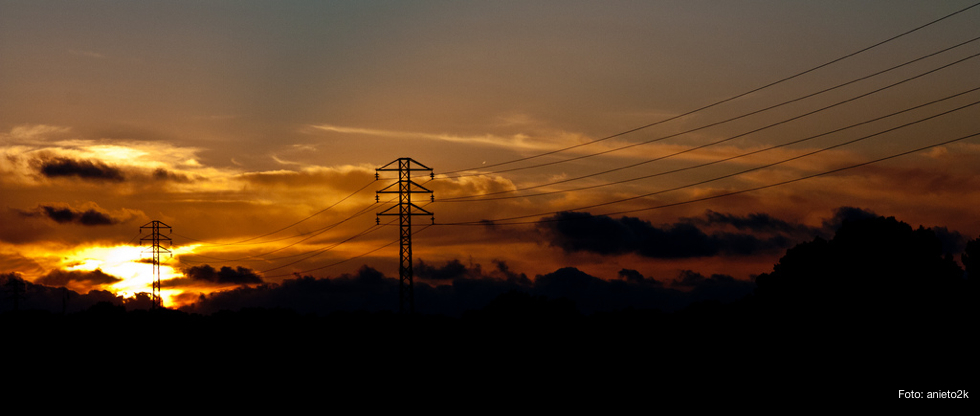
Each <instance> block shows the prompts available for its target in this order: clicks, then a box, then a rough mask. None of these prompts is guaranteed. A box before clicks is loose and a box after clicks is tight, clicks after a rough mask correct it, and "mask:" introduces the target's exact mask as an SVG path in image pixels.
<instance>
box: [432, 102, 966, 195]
mask: <svg viewBox="0 0 980 416" xmlns="http://www.w3.org/2000/svg"><path fill="white" fill-rule="evenodd" d="M977 90H980V87H975V88H972V89H970V90H967V91H963V92H960V93H957V94H954V95H950V96H947V97H944V98H940V99H937V100H933V101H930V102H927V103H923V104H919V105H916V106H914V107H909V108H906V109H904V110H900V111H897V112H893V113H891V114H887V115H884V116H880V117H876V118H873V119H870V120H866V121H862V122H860V123H855V124H851V125H849V126H846V127H841V128H838V129H835V130H831V131H828V132H824V133H820V134H817V135H813V136H808V137H805V138H802V139H798V140H793V141H790V142H786V143H781V144H778V145H774V146H770V147H767V148H764V149H759V150H754V151H751V152H747V153H742V154H740V155H736V156H730V157H727V158H723V159H718V160H714V161H711V162H706V163H702V164H698V165H693V166H687V167H683V168H678V169H673V170H669V171H665V172H659V173H655V174H650V175H644V176H638V177H633V178H629V179H623V180H619V181H615V182H607V183H603V184H598V185H592V186H585V187H580V188H574V189H563V190H556V191H549V192H539V193H534V194H523V195H511V196H499V197H493V198H473V197H476V196H483V195H494V194H504V193H512V192H519V191H525V190H529V189H537V188H542V187H546V186H551V185H557V184H560V183H567V182H572V181H577V180H581V179H585V178H590V177H594V176H599V175H603V174H606V173H610V172H615V171H618V170H623V169H627V168H630V167H635V166H639V165H641V164H645V163H650V162H654V161H658V160H663V159H667V158H669V157H673V156H677V155H680V154H684V153H688V152H691V151H694V150H698V149H702V148H705V147H708V146H713V145H716V144H719V143H722V142H726V141H729V140H732V139H735V138H738V137H742V136H745V135H747V134H750V133H754V132H757V131H760V130H762V129H765V128H769V127H772V126H775V125H777V124H781V123H785V122H786V121H787V120H784V121H781V122H778V123H775V124H770V125H768V126H766V127H763V128H760V129H756V130H753V131H750V132H747V133H742V134H740V135H737V136H733V137H729V138H726V139H723V140H720V141H716V142H712V143H708V144H705V145H701V146H696V147H692V148H689V149H685V150H682V151H679V152H675V153H671V154H669V155H665V156H661V157H658V158H655V159H652V160H647V161H644V162H641V163H638V164H634V165H629V166H625V167H620V168H615V169H610V170H606V171H602V172H597V173H593V174H589V175H583V176H579V177H575V178H568V179H563V180H560V181H555V182H550V183H546V184H539V185H535V186H529V187H525V188H520V189H514V190H508V191H498V192H491V193H487V194H483V195H471V196H460V197H454V198H446V199H442V200H440V201H436V202H456V203H459V202H483V201H498V200H504V199H516V198H528V197H535V196H543V195H553V194H559V193H569V192H577V191H583V190H589V189H596V188H602V187H606V186H611V185H618V184H623V183H627V182H634V181H638V180H641V179H649V178H653V177H658V176H664V175H668V174H671V173H677V172H682V171H686V170H691V169H696V168H701V167H705V166H711V165H715V164H718V163H721V162H726V161H729V160H733V159H738V158H741V157H745V156H750V155H754V154H757V153H762V152H766V151H769V150H773V149H777V148H781V147H786V146H790V145H793V144H798V143H802V142H806V141H809V140H813V139H816V138H819V137H823V136H827V135H830V134H834V133H838V132H841V131H844V130H848V129H851V128H854V127H858V126H862V125H865V124H870V123H873V122H876V121H880V120H884V119H886V118H890V117H894V116H896V115H899V114H903V113H907V112H910V111H913V110H917V109H920V108H924V107H927V106H930V105H933V104H936V103H940V102H943V101H947V100H950V99H953V98H956V97H959V96H962V95H965V94H969V93H971V92H974V91H977ZM835 105H836V104H835ZM825 108H826V107H825ZM818 111H820V110H818ZM790 120H792V119H790ZM464 198H472V199H464Z"/></svg>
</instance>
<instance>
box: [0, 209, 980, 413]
mask: <svg viewBox="0 0 980 416" xmlns="http://www.w3.org/2000/svg"><path fill="white" fill-rule="evenodd" d="M977 259H980V239H976V240H972V241H969V242H968V243H967V244H966V250H965V252H964V253H963V254H962V257H961V260H962V263H963V264H964V265H965V268H966V269H965V270H964V269H962V268H961V267H960V266H959V265H958V264H957V263H956V262H955V261H954V259H953V257H952V256H951V255H950V254H949V253H944V252H943V249H942V243H941V241H940V239H939V238H937V236H936V233H935V232H934V231H933V230H931V229H926V228H922V227H919V228H918V229H914V228H912V227H911V226H909V225H908V224H905V223H903V222H900V221H897V220H896V219H894V218H885V217H877V218H868V219H862V220H857V221H845V222H844V223H843V224H842V225H841V227H840V228H839V230H838V231H837V233H836V234H835V235H834V236H833V237H832V238H831V239H829V240H827V239H823V238H819V237H818V238H815V239H814V240H812V241H809V242H806V243H802V244H799V245H797V246H795V247H793V248H791V249H789V250H788V251H787V252H786V254H785V255H784V256H783V257H782V258H781V259H780V260H779V262H778V263H777V264H776V265H775V266H774V267H773V270H772V272H770V273H766V274H763V275H760V276H758V278H757V279H756V285H757V286H756V290H755V292H754V293H752V294H750V295H748V296H745V297H743V298H741V299H739V300H737V301H734V302H727V303H726V302H721V301H718V300H703V301H697V302H694V303H692V304H690V305H688V306H687V307H685V308H683V309H680V310H678V311H675V312H664V311H661V310H658V309H653V308H644V309H637V308H625V309H619V310H597V311H594V312H593V313H591V314H584V313H582V312H581V311H580V310H579V309H578V307H577V306H576V304H575V302H573V301H571V300H569V299H567V298H550V297H546V296H542V295H535V294H531V293H528V292H526V291H522V290H520V289H519V286H517V287H518V289H514V290H510V291H508V292H506V293H503V294H502V295H499V296H497V297H496V298H495V299H493V300H492V301H490V302H489V303H488V304H486V306H485V307H482V308H479V309H473V310H469V311H467V312H465V313H463V314H462V315H461V316H459V317H449V316H445V315H426V314H420V315H417V316H405V315H399V314H396V313H392V312H387V311H381V312H378V311H375V312H368V311H356V310H347V311H335V312H332V313H329V314H315V313H299V312H296V311H294V310H291V309H284V308H244V309H240V310H237V311H228V310H226V311H220V312H217V313H213V314H210V315H201V314H195V313H187V312H181V311H175V310H145V309H140V308H135V309H134V308H132V306H133V305H125V304H120V303H118V302H115V303H114V302H113V301H111V299H106V300H102V301H98V302H96V303H94V304H93V305H91V306H90V307H88V308H87V309H86V310H84V311H81V312H77V313H69V314H64V315H63V314H59V313H56V312H48V311H39V310H24V309H22V310H20V311H17V312H14V311H11V310H9V308H8V310H6V311H4V312H3V314H2V315H0V323H2V325H3V328H4V330H5V331H6V333H8V334H14V335H13V337H14V338H16V339H19V340H26V342H27V343H28V344H31V343H33V345H35V346H37V347H44V348H47V347H50V346H51V345H55V344H57V343H59V342H60V343H66V342H67V343H71V342H72V341H71V340H76V341H77V340H91V339H99V340H101V342H98V343H96V344H95V345H96V346H92V345H89V346H88V347H86V348H95V349H98V348H101V347H107V346H108V345H110V344H115V343H119V342H126V343H127V345H136V344H140V343H146V344H147V345H156V344H159V343H160V342H161V340H164V341H163V342H164V343H165V344H166V343H170V345H171V346H172V347H173V348H177V349H179V348H181V346H180V345H178V344H180V343H181V342H189V344H187V345H190V346H195V347H196V346H208V348H209V349H210V352H211V353H215V354H223V353H229V352H235V353H236V354H245V355H246V356H248V355H249V354H252V353H254V354H269V353H270V352H273V353H275V354H285V355H292V354H294V352H295V351H297V350H304V349H309V348H314V349H317V348H318V349H326V350H328V351H334V352H335V353H337V354H341V353H340V352H337V351H343V354H347V358H346V359H353V360H364V359H370V357H375V356H379V357H380V356H385V355H386V354H391V353H392V349H393V348H396V349H400V351H401V352H400V353H399V354H409V355H411V354H418V355H419V356H426V357H430V356H431V357H442V359H452V360H463V361H465V362H470V361H469V360H473V359H477V360H479V364H474V365H481V366H486V369H488V370H490V368H491V367H492V366H493V365H495V364H500V363H503V362H509V363H515V362H518V363H525V364H527V365H532V364H533V365H544V366H547V367H548V368H551V369H553V370H555V371H565V370H563V369H565V366H568V365H572V366H574V365H589V366H591V367H590V371H595V372H599V373H602V372H609V371H614V370H616V369H620V370H622V369H629V368H635V369H637V370H639V369H642V370H643V371H654V372H661V373H663V374H672V375H673V376H675V377H682V378H683V377H694V376H692V374H695V373H691V372H689V371H696V372H698V371H700V372H704V371H710V372H712V373H713V374H719V372H720V373H721V374H728V375H729V376H726V377H730V378H726V379H725V380H728V379H731V380H737V379H738V377H736V376H735V375H744V374H748V373H752V374H754V376H753V377H762V378H766V379H768V380H770V381H772V380H780V379H794V380H798V379H800V377H804V378H807V379H808V380H809V379H810V378H811V377H812V378H813V380H816V379H817V378H819V377H830V379H829V380H832V381H834V382H836V383H847V384H853V386H852V387H856V388H857V387H860V385H861V383H871V384H873V385H872V386H869V388H876V389H880V388H882V387H889V390H890V389H891V388H892V387H895V384H896V383H899V382H900V381H904V382H907V383H912V382H915V383H919V384H915V385H917V386H921V385H922V383H926V382H927V381H930V380H937V379H938V380H941V381H942V383H946V384H943V386H936V387H937V388H938V387H948V388H957V387H958V388H963V387H964V386H963V385H959V386H957V385H956V383H958V382H961V381H962V380H964V379H966V377H967V375H968V374H972V373H969V371H972V370H975V367H976V363H975V360H974V359H973V355H974V354H972V353H971V352H969V351H972V350H973V349H975V347H974V346H975V341H972V336H971V334H972V333H973V332H974V331H973V329H974V325H975V317H976V316H978V315H977V310H976V309H977V305H978V302H977V284H976V280H977V279H976V277H977V276H980V271H978V267H980V264H978V263H980V262H978V261H977ZM573 272H574V269H573V270H572V271H566V272H565V274H561V273H556V274H555V276H563V275H568V276H572V277H574V276H575V274H574V273H573ZM634 273H635V272H634ZM626 274H627V275H630V276H632V274H631V273H626ZM555 276H553V277H555ZM627 277H629V276H627ZM375 278H376V279H380V277H377V276H376V277H375ZM579 278H582V277H581V276H580V277H579ZM633 278H634V279H643V277H642V276H638V277H637V276H633ZM651 280H652V279H651ZM298 283H302V282H298ZM298 283H297V284H298ZM0 284H3V285H4V286H5V287H7V288H17V289H14V290H16V291H17V293H18V295H17V296H24V292H25V289H24V287H25V286H30V285H32V284H31V283H29V282H23V281H22V280H19V278H18V277H17V276H14V275H5V276H3V281H2V282H0ZM306 284H312V282H306ZM4 293H5V294H4V296H7V297H8V298H9V297H10V296H12V295H11V293H12V292H11V290H9V289H8V290H7V291H5V292H4ZM5 304H9V302H6V303H5ZM127 306H130V309H134V310H127ZM331 348H333V350H331ZM338 349H339V350H338ZM90 352H92V351H90ZM201 353H208V352H206V351H201ZM531 357H536V360H538V361H537V364H534V360H532V359H531ZM558 357H563V358H562V359H561V360H559V358H558ZM576 357H578V358H576ZM596 359H601V360H599V361H596ZM569 360H571V361H569ZM698 374H700V373H698ZM844 375H846V377H845V376H844ZM862 377H863V378H862ZM694 378H696V377H694ZM700 381H701V382H704V380H700ZM716 381H718V382H722V381H723V380H716ZM811 381H812V380H811ZM872 381H873V382H872ZM874 383H879V384H874ZM880 383H892V384H887V385H882V384H880ZM899 387H909V388H912V387H913V385H911V384H910V385H906V386H899ZM978 393H980V392H978Z"/></svg>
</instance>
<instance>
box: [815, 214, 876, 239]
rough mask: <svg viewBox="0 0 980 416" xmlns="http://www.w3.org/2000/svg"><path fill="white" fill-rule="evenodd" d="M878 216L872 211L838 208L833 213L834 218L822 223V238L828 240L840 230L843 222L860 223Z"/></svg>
mask: <svg viewBox="0 0 980 416" xmlns="http://www.w3.org/2000/svg"><path fill="white" fill-rule="evenodd" d="M877 217H878V214H875V213H874V212H872V211H869V210H866V209H861V208H855V207H840V208H837V210H836V211H834V216H833V217H831V218H829V219H826V220H824V221H823V230H822V231H823V235H822V237H824V238H830V237H831V236H833V235H834V233H835V232H837V230H838V229H840V227H841V225H843V224H844V221H860V220H866V219H870V218H877Z"/></svg>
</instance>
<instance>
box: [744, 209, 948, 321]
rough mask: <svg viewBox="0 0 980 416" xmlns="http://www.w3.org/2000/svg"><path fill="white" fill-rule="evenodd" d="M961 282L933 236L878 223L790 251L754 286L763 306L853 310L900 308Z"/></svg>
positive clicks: (860, 224)
mask: <svg viewBox="0 0 980 416" xmlns="http://www.w3.org/2000/svg"><path fill="white" fill-rule="evenodd" d="M962 281H963V270H962V269H960V267H959V265H957V264H956V262H955V261H954V260H953V258H952V256H951V255H949V254H946V255H944V253H943V252H942V242H941V241H940V239H939V238H938V237H937V236H936V233H935V232H933V230H931V229H928V228H923V227H919V228H918V229H913V228H912V227H911V226H910V225H908V224H906V223H904V222H901V221H898V220H896V219H895V218H894V217H889V218H885V217H877V218H868V219H862V220H855V221H845V222H844V223H843V224H842V225H841V227H840V229H839V230H838V231H837V233H836V234H835V235H834V237H833V238H832V239H831V240H829V241H828V240H824V239H821V238H817V239H814V240H813V241H810V242H806V243H802V244H799V245H797V246H796V247H793V248H791V249H789V250H788V251H787V252H786V255H785V256H783V257H782V258H781V259H780V260H779V263H777V264H776V265H775V266H774V267H773V272H772V273H768V274H763V275H761V276H759V277H758V279H757V280H756V284H757V285H758V289H757V293H758V294H759V295H760V296H762V297H764V298H766V299H768V300H774V299H781V300H785V301H788V302H802V303H803V304H808V305H809V304H811V303H812V302H820V303H821V304H822V305H827V306H830V305H833V306H846V307H854V306H858V305H864V306H870V305H878V306H881V305H882V304H885V303H892V304H894V303H896V302H904V301H907V300H909V299H910V298H914V297H918V296H919V295H920V294H924V293H927V292H930V291H935V290H949V289H951V286H952V285H956V284H959V283H962ZM811 306H812V305H811Z"/></svg>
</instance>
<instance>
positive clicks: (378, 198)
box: [374, 195, 381, 203]
mask: <svg viewBox="0 0 980 416" xmlns="http://www.w3.org/2000/svg"><path fill="white" fill-rule="evenodd" d="M374 202H375V203H377V202H381V196H380V195H375V196H374Z"/></svg>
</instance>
